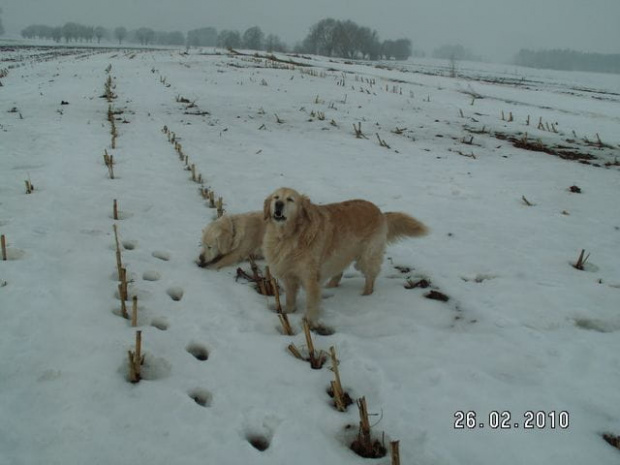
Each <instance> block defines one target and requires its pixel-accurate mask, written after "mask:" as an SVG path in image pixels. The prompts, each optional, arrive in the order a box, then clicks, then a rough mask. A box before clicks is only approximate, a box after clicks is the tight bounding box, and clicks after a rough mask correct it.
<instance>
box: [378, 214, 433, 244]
mask: <svg viewBox="0 0 620 465" xmlns="http://www.w3.org/2000/svg"><path fill="white" fill-rule="evenodd" d="M384 215H385V219H386V220H387V225H388V233H387V240H388V242H390V243H392V242H396V241H398V240H400V239H403V238H405V237H420V236H426V235H427V234H428V232H429V231H428V227H426V225H425V224H424V223H422V222H421V221H418V220H416V219H415V218H414V217H412V216H409V215H407V214H406V213H400V212H385V213H384Z"/></svg>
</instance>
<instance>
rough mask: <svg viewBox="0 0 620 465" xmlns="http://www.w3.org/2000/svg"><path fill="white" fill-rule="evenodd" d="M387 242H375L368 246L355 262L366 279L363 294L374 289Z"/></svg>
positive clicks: (369, 292) (367, 293)
mask: <svg viewBox="0 0 620 465" xmlns="http://www.w3.org/2000/svg"><path fill="white" fill-rule="evenodd" d="M384 250H385V243H384V242H383V243H381V244H375V245H374V246H372V245H371V246H370V247H368V248H367V249H366V250H364V252H363V253H362V256H361V257H360V258H359V259H358V260H357V262H356V263H355V268H356V269H358V270H360V271H361V272H362V274H363V275H364V277H365V278H366V281H365V283H364V290H363V291H362V295H370V294H372V293H373V291H374V287H375V279H376V278H377V276H378V275H379V272H380V271H381V262H382V261H383V252H384Z"/></svg>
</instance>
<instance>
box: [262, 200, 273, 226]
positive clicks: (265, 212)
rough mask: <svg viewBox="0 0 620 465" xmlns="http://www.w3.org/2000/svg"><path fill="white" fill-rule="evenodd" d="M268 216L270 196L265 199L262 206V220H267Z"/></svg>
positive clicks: (269, 214)
mask: <svg viewBox="0 0 620 465" xmlns="http://www.w3.org/2000/svg"><path fill="white" fill-rule="evenodd" d="M270 216H271V196H269V197H267V198H266V199H265V203H264V205H263V218H264V219H266V220H267V219H269V217H270Z"/></svg>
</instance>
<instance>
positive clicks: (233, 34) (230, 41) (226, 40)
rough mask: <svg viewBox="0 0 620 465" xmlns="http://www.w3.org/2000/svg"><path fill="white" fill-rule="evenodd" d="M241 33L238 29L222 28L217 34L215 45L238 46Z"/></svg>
mask: <svg viewBox="0 0 620 465" xmlns="http://www.w3.org/2000/svg"><path fill="white" fill-rule="evenodd" d="M240 45H241V34H239V32H238V31H229V30H223V31H221V32H220V33H219V34H218V36H217V46H218V47H222V48H228V49H232V48H239V46H240Z"/></svg>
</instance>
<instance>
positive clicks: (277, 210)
mask: <svg viewBox="0 0 620 465" xmlns="http://www.w3.org/2000/svg"><path fill="white" fill-rule="evenodd" d="M273 219H274V220H276V221H284V220H286V216H284V202H282V201H281V200H278V201H277V202H276V203H275V205H274V212H273Z"/></svg>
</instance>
